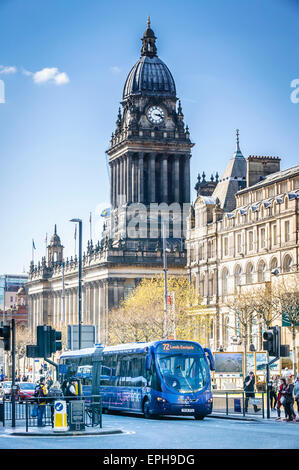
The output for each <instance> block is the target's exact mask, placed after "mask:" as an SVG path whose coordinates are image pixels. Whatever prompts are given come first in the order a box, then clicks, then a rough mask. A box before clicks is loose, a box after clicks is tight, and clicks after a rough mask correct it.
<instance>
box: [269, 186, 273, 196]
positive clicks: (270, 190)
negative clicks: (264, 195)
mask: <svg viewBox="0 0 299 470" xmlns="http://www.w3.org/2000/svg"><path fill="white" fill-rule="evenodd" d="M274 193H275V188H274V186H270V188H268V197H272V196H274Z"/></svg>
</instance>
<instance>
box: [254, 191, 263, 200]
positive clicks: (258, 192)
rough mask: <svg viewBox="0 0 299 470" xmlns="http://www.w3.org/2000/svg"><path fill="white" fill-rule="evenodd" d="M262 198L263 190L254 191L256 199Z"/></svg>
mask: <svg viewBox="0 0 299 470" xmlns="http://www.w3.org/2000/svg"><path fill="white" fill-rule="evenodd" d="M262 199H263V190H262V189H260V190H259V191H257V192H256V197H255V200H256V201H261V200H262Z"/></svg>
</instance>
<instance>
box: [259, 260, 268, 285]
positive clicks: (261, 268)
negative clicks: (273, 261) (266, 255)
mask: <svg viewBox="0 0 299 470" xmlns="http://www.w3.org/2000/svg"><path fill="white" fill-rule="evenodd" d="M257 277H258V282H265V280H266V263H265V262H264V261H263V260H262V261H260V262H259V264H258V271H257Z"/></svg>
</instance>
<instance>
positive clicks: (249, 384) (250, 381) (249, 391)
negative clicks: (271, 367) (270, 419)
mask: <svg viewBox="0 0 299 470" xmlns="http://www.w3.org/2000/svg"><path fill="white" fill-rule="evenodd" d="M254 385H255V377H254V373H253V372H249V375H247V377H246V378H245V380H244V391H245V413H247V412H248V402H249V399H250V398H254V397H255V393H254ZM253 408H254V411H255V413H257V412H258V411H260V410H261V408H258V407H257V406H256V405H255V404H254V405H253Z"/></svg>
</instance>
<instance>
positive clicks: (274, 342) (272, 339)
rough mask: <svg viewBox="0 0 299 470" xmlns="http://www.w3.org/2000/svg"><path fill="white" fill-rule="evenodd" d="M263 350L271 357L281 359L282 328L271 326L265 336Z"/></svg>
mask: <svg viewBox="0 0 299 470" xmlns="http://www.w3.org/2000/svg"><path fill="white" fill-rule="evenodd" d="M263 339H264V341H263V349H264V351H268V353H269V356H273V357H280V326H270V328H269V330H267V331H265V332H264V334H263Z"/></svg>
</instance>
